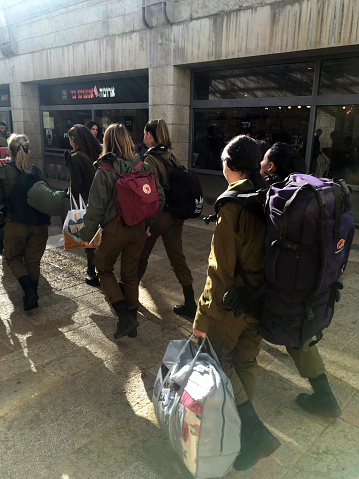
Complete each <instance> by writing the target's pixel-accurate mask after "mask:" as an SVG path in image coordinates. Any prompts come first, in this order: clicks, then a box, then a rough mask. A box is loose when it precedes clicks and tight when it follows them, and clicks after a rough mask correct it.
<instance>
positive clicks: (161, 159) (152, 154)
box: [145, 151, 177, 170]
mask: <svg viewBox="0 0 359 479" xmlns="http://www.w3.org/2000/svg"><path fill="white" fill-rule="evenodd" d="M146 156H154V157H155V158H157V159H158V160H160V162H161V163H163V164H164V165H165V166H167V167H168V168H171V170H174V169H176V168H177V166H174V165H172V164H171V163H170V162H169V161H167V160H165V159H164V158H163V156H162V155H161V153H156V152H152V151H151V153H149V154H148V155H147V154H146V155H145V159H146Z"/></svg>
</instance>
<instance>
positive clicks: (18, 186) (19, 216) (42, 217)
mask: <svg viewBox="0 0 359 479" xmlns="http://www.w3.org/2000/svg"><path fill="white" fill-rule="evenodd" d="M8 164H9V165H11V166H12V167H13V168H16V169H17V170H18V168H17V167H16V166H15V164H14V163H8ZM29 170H30V173H25V172H24V171H20V170H18V171H20V173H19V175H18V177H17V179H16V182H15V186H14V191H13V192H12V194H11V196H10V198H9V200H8V205H7V206H8V207H9V210H10V214H11V218H12V220H13V221H17V222H18V223H22V224H25V225H37V226H41V225H46V224H49V223H50V217H49V216H48V215H47V214H45V213H41V212H40V211H38V210H37V209H35V208H33V207H32V206H30V205H29V204H28V202H27V197H28V192H29V190H30V189H31V188H32V187H33V186H34V185H35V183H37V182H38V181H42V179H41V177H40V170H39V169H38V168H37V167H36V166H30V167H29Z"/></svg>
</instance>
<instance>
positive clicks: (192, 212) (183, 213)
mask: <svg viewBox="0 0 359 479" xmlns="http://www.w3.org/2000/svg"><path fill="white" fill-rule="evenodd" d="M150 156H154V157H156V158H157V159H158V160H160V161H161V162H162V163H163V164H164V165H165V166H167V168H170V169H171V170H172V172H171V176H170V190H169V191H168V192H167V191H165V193H166V200H167V201H166V202H167V206H168V210H169V212H170V213H171V214H172V215H173V216H175V217H176V218H180V219H182V220H187V219H189V218H198V217H199V216H200V215H201V213H202V208H203V195H202V188H201V183H200V181H199V178H198V176H197V175H196V173H195V172H194V171H193V170H187V168H185V167H184V166H183V165H181V166H177V165H176V163H175V161H174V159H172V158H174V156H173V155H172V154H171V161H166V160H165V159H164V158H163V156H162V155H161V154H160V153H155V152H152V151H151V153H150ZM145 161H146V157H145Z"/></svg>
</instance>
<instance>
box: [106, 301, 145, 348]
mask: <svg viewBox="0 0 359 479" xmlns="http://www.w3.org/2000/svg"><path fill="white" fill-rule="evenodd" d="M111 306H112V307H113V309H114V310H115V312H116V314H117V317H118V323H117V329H116V331H115V334H114V338H115V339H120V338H122V337H123V336H127V335H128V334H129V333H131V331H133V330H134V329H135V328H137V327H138V326H139V323H138V321H137V318H136V317H135V316H134V315H133V313H131V311H130V310H129V309H128V307H127V303H126V300H125V299H122V300H121V301H116V303H112V304H111Z"/></svg>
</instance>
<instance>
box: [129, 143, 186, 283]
mask: <svg viewBox="0 0 359 479" xmlns="http://www.w3.org/2000/svg"><path fill="white" fill-rule="evenodd" d="M157 147H158V145H156V146H154V147H153V148H150V149H149V150H148V151H147V153H146V155H145V161H146V162H147V163H148V164H149V166H150V168H151V170H152V171H153V172H154V173H155V175H156V178H157V179H158V181H159V183H160V185H161V186H162V188H163V190H164V192H165V194H166V192H169V190H170V180H169V178H170V174H171V168H169V167H166V166H165V165H164V164H163V163H162V162H161V161H160V160H159V159H158V158H156V157H155V156H153V155H151V152H156V151H157ZM157 153H161V156H162V157H163V158H164V160H165V161H169V162H170V161H171V160H170V158H171V153H170V151H169V150H167V151H165V152H159V151H158V152H157ZM172 158H173V159H174V161H175V163H176V165H177V166H180V163H179V161H178V160H177V159H176V158H174V156H172ZM183 223H184V221H183V220H181V219H179V218H176V217H174V216H173V215H172V214H171V213H169V212H168V211H166V206H165V208H164V210H163V211H162V212H161V213H160V214H159V215H158V217H157V218H156V221H155V222H154V223H153V224H152V225H151V236H150V237H149V238H147V239H146V242H145V244H144V247H143V250H142V253H141V256H140V260H139V267H138V279H139V281H140V280H141V278H142V277H143V275H144V274H145V271H146V269H147V264H148V258H149V257H150V254H151V251H152V249H153V247H154V246H155V244H156V241H157V239H158V238H159V237H160V236H161V237H162V241H163V245H164V247H165V250H166V253H167V256H168V259H169V261H170V264H171V269H172V270H173V271H174V273H175V275H176V277H177V280H178V281H179V283H180V284H181V285H182V286H187V285H191V284H192V283H193V279H192V275H191V271H190V269H189V267H188V265H187V262H186V257H185V255H184V253H183V246H182V231H183Z"/></svg>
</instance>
